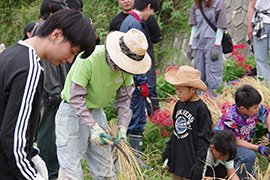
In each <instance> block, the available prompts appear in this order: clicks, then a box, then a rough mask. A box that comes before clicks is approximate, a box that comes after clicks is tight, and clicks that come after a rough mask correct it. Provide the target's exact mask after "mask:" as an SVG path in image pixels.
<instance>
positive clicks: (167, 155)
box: [162, 148, 171, 162]
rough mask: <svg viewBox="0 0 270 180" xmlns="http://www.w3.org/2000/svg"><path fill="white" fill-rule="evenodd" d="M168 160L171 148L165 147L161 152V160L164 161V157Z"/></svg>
mask: <svg viewBox="0 0 270 180" xmlns="http://www.w3.org/2000/svg"><path fill="white" fill-rule="evenodd" d="M167 158H168V160H169V161H170V159H171V150H170V149H167V148H166V149H165V151H164V152H163V153H162V162H164V161H165V159H167Z"/></svg>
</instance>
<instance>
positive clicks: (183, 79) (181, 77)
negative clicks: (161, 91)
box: [165, 66, 207, 91]
mask: <svg viewBox="0 0 270 180" xmlns="http://www.w3.org/2000/svg"><path fill="white" fill-rule="evenodd" d="M165 79H166V81H168V82H169V83H170V84H172V85H178V86H190V87H195V88H198V89H200V90H201V91H206V90H207V87H206V85H205V84H204V82H203V81H202V80H201V72H200V71H199V70H197V69H194V68H193V67H190V66H181V67H180V68H179V69H172V70H170V71H168V72H167V73H166V75H165Z"/></svg>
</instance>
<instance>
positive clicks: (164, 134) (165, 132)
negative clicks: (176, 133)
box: [161, 129, 170, 137]
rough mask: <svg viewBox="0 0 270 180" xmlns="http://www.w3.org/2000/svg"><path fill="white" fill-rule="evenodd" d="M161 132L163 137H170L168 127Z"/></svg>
mask: <svg viewBox="0 0 270 180" xmlns="http://www.w3.org/2000/svg"><path fill="white" fill-rule="evenodd" d="M161 134H162V136H163V137H169V136H170V133H169V132H168V131H167V130H166V129H164V130H163V131H162V132H161Z"/></svg>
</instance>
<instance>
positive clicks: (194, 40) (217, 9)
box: [187, 0, 228, 93]
mask: <svg viewBox="0 0 270 180" xmlns="http://www.w3.org/2000/svg"><path fill="white" fill-rule="evenodd" d="M200 8H202V9H203V11H204V13H205V15H206V17H207V18H208V19H209V20H210V22H212V24H213V25H214V26H216V27H217V32H215V31H214V30H213V29H212V28H211V26H210V25H209V24H208V23H207V21H206V20H205V18H204V17H203V15H202V12H201V10H200ZM188 24H189V25H191V26H192V29H191V36H190V41H189V49H188V52H187V57H188V59H190V60H192V58H193V57H192V53H193V51H194V54H193V55H194V68H195V69H198V70H199V71H200V72H201V79H202V80H203V82H204V83H205V84H206V86H207V92H210V93H215V92H216V90H217V89H219V88H220V87H221V83H222V71H223V61H222V47H221V40H222V37H223V32H224V29H226V28H227V27H228V25H227V19H226V4H225V2H224V0H195V3H193V5H192V8H191V11H190V18H189V22H188Z"/></svg>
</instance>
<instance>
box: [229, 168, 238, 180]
mask: <svg viewBox="0 0 270 180" xmlns="http://www.w3.org/2000/svg"><path fill="white" fill-rule="evenodd" d="M226 170H227V175H228V178H229V179H230V180H239V177H238V176H237V174H236V172H235V170H234V168H227V169H226Z"/></svg>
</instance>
